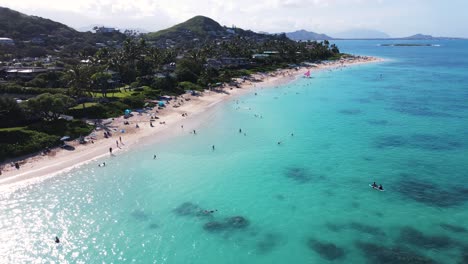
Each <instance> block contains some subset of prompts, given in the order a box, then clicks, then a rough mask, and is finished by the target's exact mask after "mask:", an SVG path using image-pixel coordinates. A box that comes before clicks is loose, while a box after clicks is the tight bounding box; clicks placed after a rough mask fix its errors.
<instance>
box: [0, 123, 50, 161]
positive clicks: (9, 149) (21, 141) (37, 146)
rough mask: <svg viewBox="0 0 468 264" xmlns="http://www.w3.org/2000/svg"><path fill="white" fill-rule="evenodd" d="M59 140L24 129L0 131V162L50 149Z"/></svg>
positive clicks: (4, 129)
mask: <svg viewBox="0 0 468 264" xmlns="http://www.w3.org/2000/svg"><path fill="white" fill-rule="evenodd" d="M58 143H59V138H58V137H57V136H54V135H49V134H46V133H42V132H37V131H33V130H27V129H24V128H3V129H0V145H1V146H2V147H1V148H0V160H4V159H6V158H13V157H18V156H22V155H26V154H30V153H34V152H37V151H40V150H43V149H44V148H46V147H52V146H55V145H57V144H58Z"/></svg>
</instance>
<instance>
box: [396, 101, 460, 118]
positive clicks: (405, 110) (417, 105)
mask: <svg viewBox="0 0 468 264" xmlns="http://www.w3.org/2000/svg"><path fill="white" fill-rule="evenodd" d="M389 109H390V110H393V111H396V112H399V113H402V114H406V115H412V116H425V117H457V116H455V115H452V114H447V113H444V112H437V111H434V110H432V109H431V108H429V107H427V106H422V105H421V102H407V101H402V102H398V103H396V104H394V106H393V107H391V108H389Z"/></svg>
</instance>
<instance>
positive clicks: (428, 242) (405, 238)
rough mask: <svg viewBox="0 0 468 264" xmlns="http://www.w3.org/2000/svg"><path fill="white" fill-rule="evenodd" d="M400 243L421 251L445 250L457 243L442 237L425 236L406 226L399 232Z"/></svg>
mask: <svg viewBox="0 0 468 264" xmlns="http://www.w3.org/2000/svg"><path fill="white" fill-rule="evenodd" d="M399 239H400V240H401V241H402V242H404V243H406V244H410V245H413V246H416V247H419V248H422V249H446V248H450V247H452V246H454V245H456V244H457V243H456V242H455V241H453V240H452V239H451V238H450V237H448V236H444V235H425V234H424V233H423V232H421V231H419V230H416V229H414V228H412V227H409V226H406V227H403V228H402V229H401V230H400V238H399Z"/></svg>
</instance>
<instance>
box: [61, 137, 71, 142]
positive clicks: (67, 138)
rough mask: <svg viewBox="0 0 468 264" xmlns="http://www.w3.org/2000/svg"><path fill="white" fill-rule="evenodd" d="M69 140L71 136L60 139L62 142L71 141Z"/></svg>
mask: <svg viewBox="0 0 468 264" xmlns="http://www.w3.org/2000/svg"><path fill="white" fill-rule="evenodd" d="M69 139H70V137H69V136H64V137H62V138H61V139H60V141H67V140H69Z"/></svg>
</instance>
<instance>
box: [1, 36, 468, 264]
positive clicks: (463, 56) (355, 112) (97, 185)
mask: <svg viewBox="0 0 468 264" xmlns="http://www.w3.org/2000/svg"><path fill="white" fill-rule="evenodd" d="M379 43H382V41H341V42H337V44H338V46H339V47H340V48H341V50H342V51H344V52H349V53H354V54H362V55H375V56H379V57H383V58H386V59H387V61H386V62H383V63H378V64H368V65H361V66H355V67H348V68H345V69H342V70H334V71H331V72H330V71H324V72H321V73H315V74H314V78H313V79H299V80H297V81H295V82H293V83H290V84H288V85H284V86H280V87H276V88H271V89H259V90H257V95H255V94H254V93H253V92H252V93H249V94H248V95H246V96H243V97H240V98H239V100H238V102H237V101H236V100H231V101H230V102H228V103H226V104H223V105H220V106H217V107H216V109H215V110H216V111H214V112H213V113H212V114H211V115H210V118H208V121H207V122H206V123H204V124H203V125H201V126H199V127H196V129H197V135H191V134H189V133H188V131H189V130H190V129H192V128H185V129H186V130H187V133H181V134H182V136H178V137H173V138H171V139H169V140H167V141H165V142H163V143H155V144H147V145H145V146H144V147H142V148H140V149H138V150H136V149H135V150H130V151H127V152H123V153H119V154H118V156H117V157H114V158H105V159H103V161H105V162H106V164H107V166H106V167H105V168H99V167H98V166H97V164H98V162H93V163H91V164H87V165H84V166H82V167H80V168H78V169H75V170H73V171H71V172H67V173H63V174H62V175H59V176H56V177H52V178H49V179H46V180H44V181H42V182H40V183H36V184H31V185H28V186H25V187H21V188H16V189H8V190H3V193H1V194H0V212H1V214H0V263H194V264H195V263H197V264H198V263H206V264H210V263H269V264H270V263H448V264H451V263H468V220H467V219H468V41H458V40H457V41H455V40H454V41H437V42H435V41H434V42H432V43H433V44H437V45H438V46H433V47H382V46H378V44H379ZM424 43H428V42H427V41H424ZM239 129H242V133H239ZM244 133H245V135H244ZM292 133H293V135H291V134H292ZM278 141H281V144H280V145H278V144H277V142H278ZM213 144H214V145H215V147H216V149H215V150H214V151H213V150H212V149H211V146H212V145H213ZM154 153H156V154H157V155H158V159H157V160H153V159H152V158H153V154H154ZM99 162H101V161H99ZM373 181H376V182H377V183H382V184H383V186H384V188H385V189H386V190H385V191H384V192H379V191H376V190H373V189H371V188H370V187H369V184H370V183H372V182H373ZM204 210H213V211H214V212H213V213H205V212H204ZM55 235H58V236H59V237H60V238H61V241H62V242H61V243H60V245H56V244H55V243H54V241H53V239H54V237H55Z"/></svg>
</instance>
